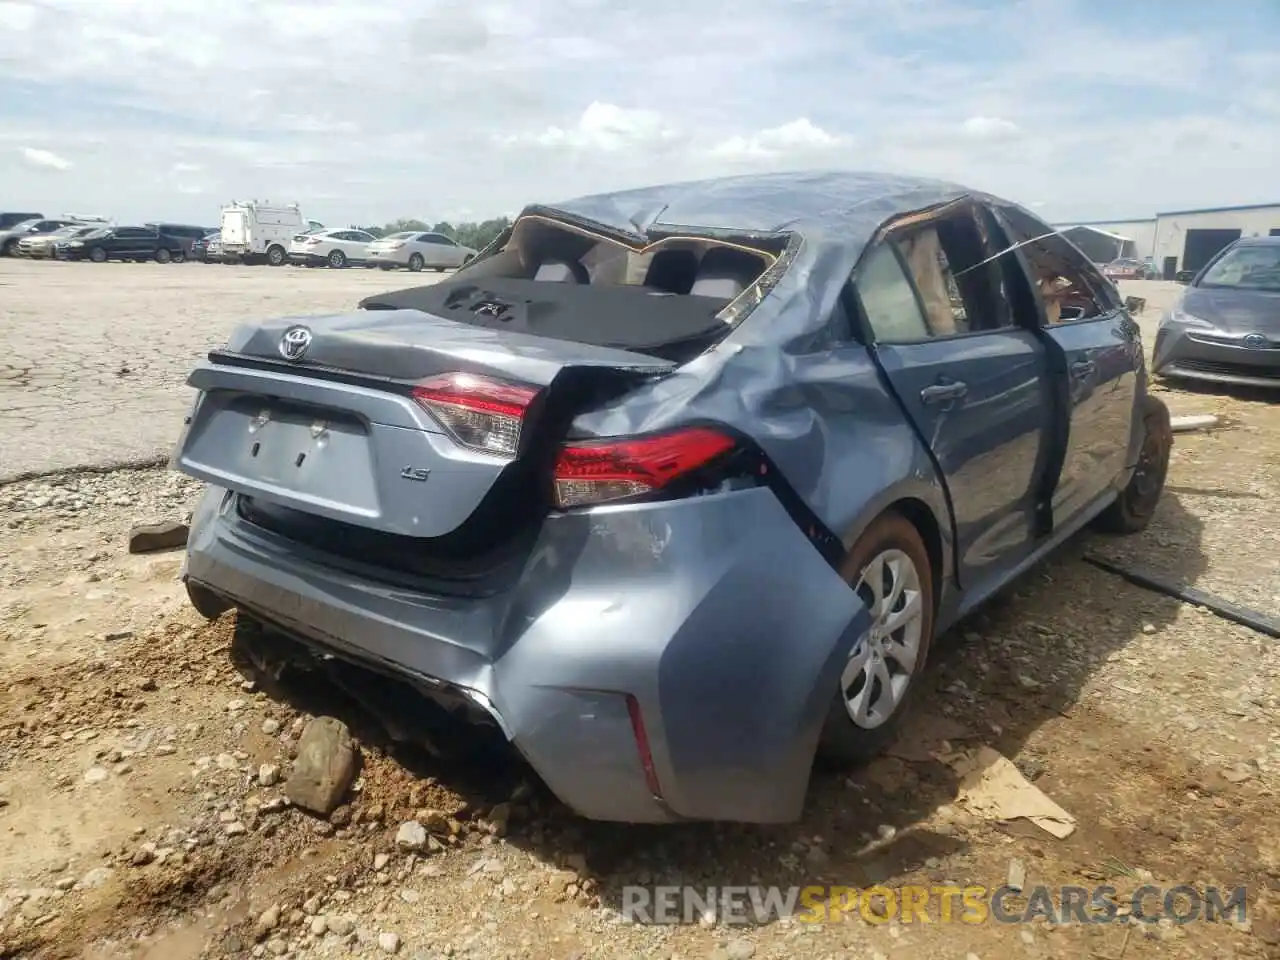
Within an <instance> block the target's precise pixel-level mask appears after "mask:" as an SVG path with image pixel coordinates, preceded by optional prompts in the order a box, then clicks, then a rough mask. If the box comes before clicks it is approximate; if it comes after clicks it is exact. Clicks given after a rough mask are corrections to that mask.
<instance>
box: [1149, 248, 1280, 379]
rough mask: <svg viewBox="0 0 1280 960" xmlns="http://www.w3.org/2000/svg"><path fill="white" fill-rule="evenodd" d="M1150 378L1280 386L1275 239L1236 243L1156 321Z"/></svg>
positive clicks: (1279, 263)
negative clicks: (1158, 323)
mask: <svg viewBox="0 0 1280 960" xmlns="http://www.w3.org/2000/svg"><path fill="white" fill-rule="evenodd" d="M1152 372H1153V373H1155V374H1156V375H1157V376H1161V377H1169V378H1176V379H1183V378H1185V379H1188V380H1206V381H1211V382H1217V383H1236V384H1241V385H1244V386H1260V387H1280V237H1249V238H1248V239H1242V240H1237V241H1236V242H1235V243H1233V244H1232V245H1231V246H1229V247H1227V248H1226V249H1225V250H1223V251H1222V252H1221V253H1220V254H1218V256H1217V257H1215V258H1214V259H1213V260H1212V261H1210V262H1209V264H1208V265H1206V266H1205V268H1204V269H1203V270H1202V271H1201V272H1200V275H1199V276H1197V277H1196V278H1195V279H1194V280H1192V281H1191V284H1190V285H1189V286H1188V287H1187V288H1186V290H1185V291H1183V293H1182V296H1181V297H1180V298H1179V300H1178V302H1177V303H1176V304H1174V306H1173V308H1172V309H1171V310H1170V311H1169V313H1168V314H1167V315H1166V316H1165V317H1164V318H1163V319H1162V320H1161V321H1160V329H1159V331H1158V332H1157V333H1156V342H1155V349H1154V351H1153V363H1152Z"/></svg>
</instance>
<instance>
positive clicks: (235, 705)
mask: <svg viewBox="0 0 1280 960" xmlns="http://www.w3.org/2000/svg"><path fill="white" fill-rule="evenodd" d="M243 709H244V701H243V700H228V701H227V713H239V712H240V711H241V710H243Z"/></svg>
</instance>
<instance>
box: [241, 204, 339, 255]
mask: <svg viewBox="0 0 1280 960" xmlns="http://www.w3.org/2000/svg"><path fill="white" fill-rule="evenodd" d="M219 226H220V229H221V234H222V235H221V240H222V258H223V259H224V260H241V261H243V262H245V263H264V262H265V263H269V264H271V266H273V267H278V266H280V265H281V264H283V263H285V262H287V256H286V255H287V254H288V252H289V242H290V241H291V240H292V239H293V238H294V237H295V236H297V235H298V234H302V233H309V232H310V231H312V230H319V229H321V228H322V227H323V226H324V224H322V223H320V222H319V221H317V220H308V219H306V218H305V217H304V216H303V215H302V211H301V210H299V209H298V205H297V204H296V203H291V204H287V205H285V206H273V205H271V204H266V203H259V202H258V201H257V200H246V201H235V202H233V203H231V204H229V205H227V206H225V207H223V208H222V222H221V223H220V225H219Z"/></svg>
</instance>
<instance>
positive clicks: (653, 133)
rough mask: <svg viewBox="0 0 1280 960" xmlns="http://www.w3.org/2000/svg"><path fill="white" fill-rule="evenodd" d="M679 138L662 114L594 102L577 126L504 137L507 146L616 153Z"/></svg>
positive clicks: (658, 144) (549, 127)
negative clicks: (523, 145)
mask: <svg viewBox="0 0 1280 960" xmlns="http://www.w3.org/2000/svg"><path fill="white" fill-rule="evenodd" d="M678 136H679V133H678V132H677V131H676V130H675V128H673V127H671V126H669V125H668V124H667V122H666V121H665V120H664V119H663V117H662V115H661V114H660V113H658V112H656V111H654V110H638V109H628V108H625V107H619V106H615V105H614V104H612V103H601V102H600V101H598V100H597V101H593V102H592V103H591V104H590V106H588V107H587V108H586V109H585V110H584V111H582V116H580V117H579V118H578V120H577V122H576V123H574V124H572V125H571V126H569V127H558V126H555V125H552V126H548V127H546V128H545V129H544V130H542V131H541V132H540V133H535V134H531V135H522V134H516V135H514V136H508V137H506V138H504V142H505V143H506V144H508V145H519V144H521V143H534V144H537V145H538V146H542V147H553V148H557V147H566V148H569V149H574V150H599V151H603V152H606V153H609V152H613V151H616V150H626V149H636V148H641V149H643V148H647V147H653V146H660V145H662V144H664V143H670V142H672V141H673V140H675V139H676V138H677V137H678Z"/></svg>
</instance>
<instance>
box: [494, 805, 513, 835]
mask: <svg viewBox="0 0 1280 960" xmlns="http://www.w3.org/2000/svg"><path fill="white" fill-rule="evenodd" d="M510 821H511V804H509V803H499V804H496V805H495V806H494V808H493V809H492V810H490V811H489V823H490V824H491V825H492V827H493V833H494V835H495V836H499V837H505V836H506V835H507V826H508V824H509V823H510Z"/></svg>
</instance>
